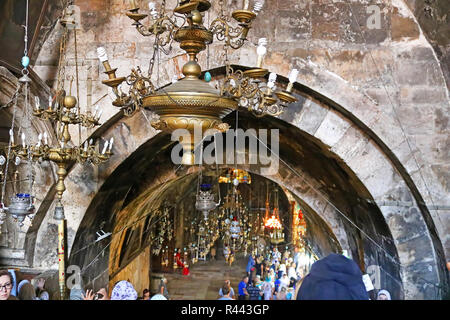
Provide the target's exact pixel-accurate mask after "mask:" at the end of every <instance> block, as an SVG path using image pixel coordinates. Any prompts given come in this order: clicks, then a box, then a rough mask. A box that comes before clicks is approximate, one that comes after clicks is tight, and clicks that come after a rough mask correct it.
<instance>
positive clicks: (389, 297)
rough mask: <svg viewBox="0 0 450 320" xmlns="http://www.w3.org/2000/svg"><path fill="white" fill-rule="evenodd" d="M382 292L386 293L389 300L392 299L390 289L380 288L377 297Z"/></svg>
mask: <svg viewBox="0 0 450 320" xmlns="http://www.w3.org/2000/svg"><path fill="white" fill-rule="evenodd" d="M381 294H384V295H385V296H386V297H387V299H388V300H391V294H390V293H389V291H387V290H380V291H379V292H378V295H377V298H378V297H379V296H380V295H381Z"/></svg>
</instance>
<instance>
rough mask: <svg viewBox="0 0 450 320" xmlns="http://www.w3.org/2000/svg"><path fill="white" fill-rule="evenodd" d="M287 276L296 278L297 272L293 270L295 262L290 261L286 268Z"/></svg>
mask: <svg viewBox="0 0 450 320" xmlns="http://www.w3.org/2000/svg"><path fill="white" fill-rule="evenodd" d="M288 278H289V279H291V278H294V279H295V280H297V272H296V271H295V263H293V262H292V263H291V264H290V265H289V268H288Z"/></svg>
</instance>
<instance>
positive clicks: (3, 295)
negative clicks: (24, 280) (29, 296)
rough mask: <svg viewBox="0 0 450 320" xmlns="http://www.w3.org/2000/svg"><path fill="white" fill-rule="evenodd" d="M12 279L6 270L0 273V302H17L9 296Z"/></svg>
mask: <svg viewBox="0 0 450 320" xmlns="http://www.w3.org/2000/svg"><path fill="white" fill-rule="evenodd" d="M12 286H13V279H12V276H11V274H10V273H9V272H8V271H7V270H1V271H0V300H17V298H16V297H15V296H12V295H11V289H12Z"/></svg>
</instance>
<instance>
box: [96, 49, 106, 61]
mask: <svg viewBox="0 0 450 320" xmlns="http://www.w3.org/2000/svg"><path fill="white" fill-rule="evenodd" d="M97 55H98V59H99V60H100V62H105V61H108V55H107V54H106V50H105V48H103V47H98V48H97Z"/></svg>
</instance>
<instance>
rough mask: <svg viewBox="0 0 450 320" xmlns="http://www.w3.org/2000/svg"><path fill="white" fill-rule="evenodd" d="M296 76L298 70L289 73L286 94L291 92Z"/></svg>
mask: <svg viewBox="0 0 450 320" xmlns="http://www.w3.org/2000/svg"><path fill="white" fill-rule="evenodd" d="M297 76H298V70H297V69H292V70H291V72H290V73H289V84H288V86H287V88H286V91H287V92H291V91H292V86H293V85H294V82H295V81H296V80H297Z"/></svg>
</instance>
